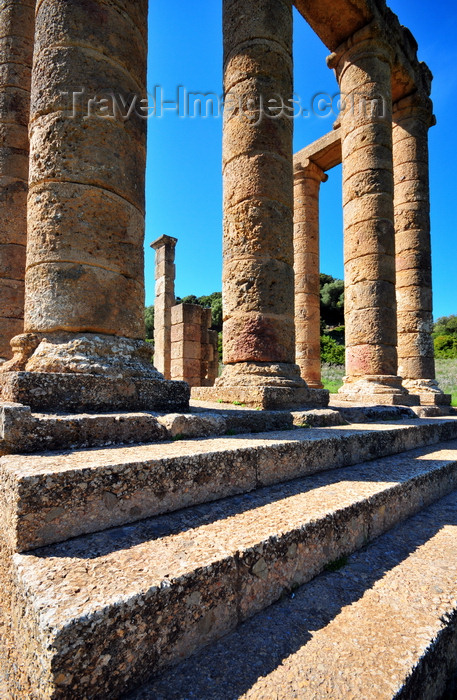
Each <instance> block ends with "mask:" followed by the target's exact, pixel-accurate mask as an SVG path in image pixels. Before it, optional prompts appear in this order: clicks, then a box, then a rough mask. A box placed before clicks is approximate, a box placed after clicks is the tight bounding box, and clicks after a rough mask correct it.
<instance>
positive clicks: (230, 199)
mask: <svg viewBox="0 0 457 700" xmlns="http://www.w3.org/2000/svg"><path fill="white" fill-rule="evenodd" d="M240 15H241V16H242V17H243V18H244V20H246V21H244V20H243V21H242V22H240ZM223 23H224V91H225V94H226V96H227V97H228V100H226V109H225V111H224V133H223V177H224V241H223V296H224V321H223V322H224V335H223V362H224V364H225V365H226V367H225V369H224V371H223V375H222V379H220V380H218V382H217V383H218V385H219V384H220V382H221V381H222V382H223V383H224V386H237V385H239V384H241V385H243V384H246V383H247V382H249V381H250V379H248V380H246V379H245V378H244V377H243V374H244V373H247V374H248V375H249V376H250V374H251V372H250V367H249V365H250V364H251V363H265V364H269V363H274V364H276V365H277V366H282V367H283V370H284V373H285V374H284V378H285V380H286V385H287V382H288V381H289V380H290V374H289V372H288V368H287V365H289V364H290V365H293V363H294V355H295V331H294V271H293V176H292V120H291V119H289V118H288V117H287V116H285V114H278V113H277V112H274V110H270V104H269V100H270V99H272V98H276V99H277V96H278V95H280V96H281V99H283V100H285V101H286V102H287V100H288V99H289V98H290V97H292V53H291V52H292V2H291V1H290V0H281V2H278V3H272V2H267V1H266V0H262V2H261V4H260V5H259V3H258V2H257V1H256V0H255V1H254V0H245V1H244V2H239V1H234V2H227V3H224V18H223ZM229 102H230V104H231V105H232V107H233V108H229ZM278 363H281V365H279V364H278ZM231 365H232V366H234V365H238V367H237V369H236V372H235V374H233V373H232V372H231V369H230V366H231ZM229 373H230V376H228V374H229ZM226 375H227V376H226ZM278 379H279V375H278ZM298 379H299V375H298V377H296V381H298ZM302 386H304V383H303V382H302Z"/></svg>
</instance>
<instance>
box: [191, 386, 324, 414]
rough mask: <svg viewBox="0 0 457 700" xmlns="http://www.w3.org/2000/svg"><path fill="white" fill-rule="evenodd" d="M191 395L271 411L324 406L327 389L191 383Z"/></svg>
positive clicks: (198, 398) (201, 399)
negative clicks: (192, 385)
mask: <svg viewBox="0 0 457 700" xmlns="http://www.w3.org/2000/svg"><path fill="white" fill-rule="evenodd" d="M192 398H193V399H197V400H200V401H217V402H219V403H230V404H235V405H243V406H251V407H254V408H262V409H265V410H270V411H274V410H280V409H282V408H300V407H308V406H313V407H314V406H319V407H326V406H328V402H329V392H328V391H327V390H326V389H310V388H308V387H306V386H305V387H301V388H294V387H281V386H225V385H224V386H212V387H206V386H199V387H192Z"/></svg>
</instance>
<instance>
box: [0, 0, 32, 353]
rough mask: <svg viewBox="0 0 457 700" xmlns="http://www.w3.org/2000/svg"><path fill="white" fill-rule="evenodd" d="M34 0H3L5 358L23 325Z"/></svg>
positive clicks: (0, 286)
mask: <svg viewBox="0 0 457 700" xmlns="http://www.w3.org/2000/svg"><path fill="white" fill-rule="evenodd" d="M34 9H35V2H34V1H33V2H32V0H1V2H0V28H1V29H0V299H1V302H0V363H1V362H2V361H3V360H5V359H9V358H10V357H11V355H12V353H11V347H10V340H11V338H12V337H13V336H15V335H17V334H18V333H21V332H22V330H23V326H24V320H23V319H24V274H25V244H26V238H27V180H28V171H29V137H28V124H29V111H30V79H31V72H32V54H33V33H34V23H35V12H34Z"/></svg>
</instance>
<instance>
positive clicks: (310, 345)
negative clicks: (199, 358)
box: [294, 161, 328, 389]
mask: <svg viewBox="0 0 457 700" xmlns="http://www.w3.org/2000/svg"><path fill="white" fill-rule="evenodd" d="M327 179H328V176H327V175H326V174H325V173H324V171H323V170H322V169H321V168H320V167H319V166H318V165H316V164H315V163H313V162H312V161H309V162H308V164H307V165H306V166H305V167H304V168H303V169H300V170H299V171H298V172H296V173H295V177H294V180H295V187H294V270H295V335H296V340H295V347H296V352H295V357H296V362H297V365H298V366H299V367H300V372H301V376H302V378H303V379H304V380H305V382H306V383H307V385H308V386H309V387H311V388H314V389H320V388H322V382H321V350H320V279H319V189H320V185H321V182H325V181H326V180H327Z"/></svg>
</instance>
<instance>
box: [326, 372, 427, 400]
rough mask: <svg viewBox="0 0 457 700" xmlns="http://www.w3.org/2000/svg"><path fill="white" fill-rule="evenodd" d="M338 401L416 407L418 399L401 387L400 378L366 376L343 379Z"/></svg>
mask: <svg viewBox="0 0 457 700" xmlns="http://www.w3.org/2000/svg"><path fill="white" fill-rule="evenodd" d="M338 399H339V400H341V401H344V402H345V403H352V404H354V403H356V404H362V405H383V406H418V405H419V397H418V396H414V395H413V394H409V393H408V391H407V390H406V389H405V388H404V387H403V386H402V383H401V377H395V376H393V375H367V376H364V377H357V378H353V377H344V385H343V386H342V387H341V389H339V391H338Z"/></svg>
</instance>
